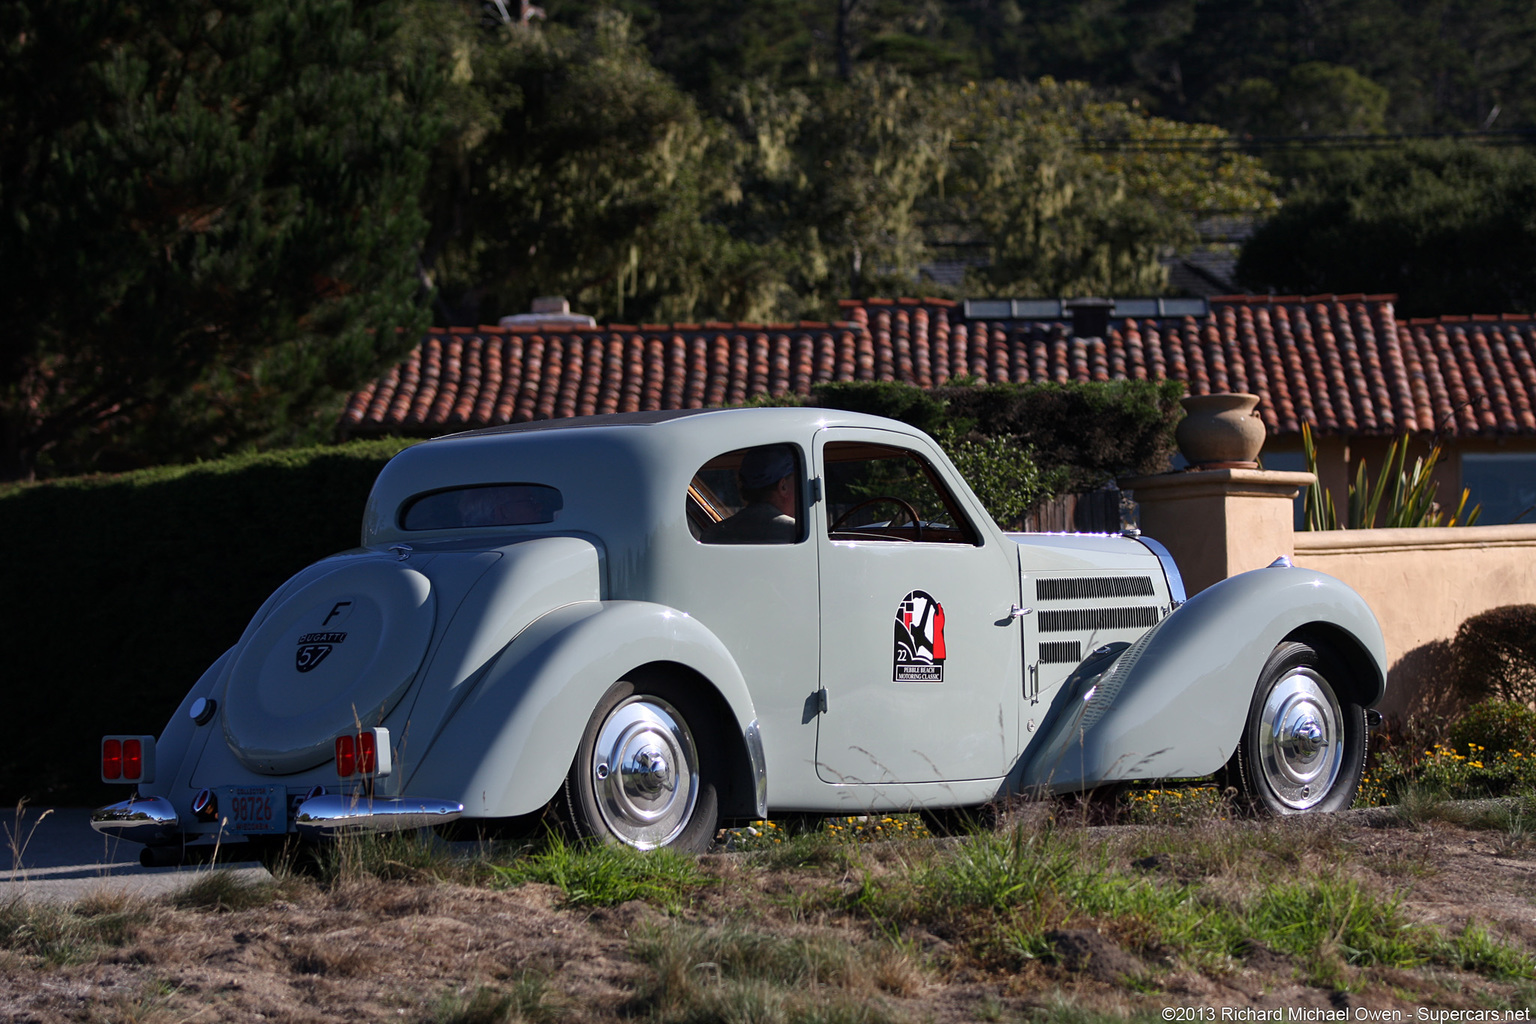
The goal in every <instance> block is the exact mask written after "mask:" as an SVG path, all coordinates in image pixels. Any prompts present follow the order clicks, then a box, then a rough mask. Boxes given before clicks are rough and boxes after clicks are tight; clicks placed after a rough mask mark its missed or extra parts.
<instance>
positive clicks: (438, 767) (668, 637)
mask: <svg viewBox="0 0 1536 1024" xmlns="http://www.w3.org/2000/svg"><path fill="white" fill-rule="evenodd" d="M655 672H668V673H671V674H674V675H676V676H682V677H685V678H691V679H694V680H696V681H697V683H698V685H699V687H700V689H701V699H702V700H703V702H704V703H705V704H706V705H708V706H710V707H711V708H713V709H714V715H715V716H716V717H717V719H719V720H717V721H713V722H708V723H692V722H690V723H689V724H690V725H691V726H692V727H693V728H695V729H701V728H703V729H717V730H721V731H722V733H723V734H725V735H724V738H725V740H726V742H725V743H724V747H725V748H726V749H727V750H729V751H730V752H731V755H732V762H733V763H732V764H730V765H729V766H728V767H727V772H728V778H727V780H726V781H727V787H726V788H727V790H728V791H730V792H734V793H736V794H737V796H738V799H737V801H736V802H737V803H738V804H739V803H742V802H744V803H745V804H746V806H745V807H740V806H737V807H731V806H724V804H726V803H728V802H729V801H722V803H723V806H722V810H723V811H724V812H725V813H727V814H753V813H757V814H761V813H763V812H764V810H765V805H764V796H765V794H766V772H765V769H764V767H763V762H762V754H761V751H762V745H761V743H760V742H759V741H758V739H757V721H756V713H755V711H754V709H753V705H752V700H751V697H750V696H749V695H748V693H747V686H746V681H745V680H744V679H743V678H742V674H741V670H740V669H739V668H738V667H737V665H736V663H735V661H734V660H733V659H732V658H731V656H730V654H729V652H727V651H726V649H725V646H724V645H723V644H722V643H721V642H720V640H719V639H718V638H717V637H716V636H715V635H714V634H713V633H711V632H710V631H709V630H708V629H706V628H705V627H704V626H703V625H701V624H700V623H699V622H698V620H696V619H694V618H692V617H690V616H688V615H686V614H684V613H683V612H680V611H677V610H676V609H674V608H668V607H665V606H663V605H658V604H652V603H649V602H644V601H592V602H583V603H581V604H573V605H568V606H566V607H564V608H560V609H556V610H555V611H552V612H550V613H549V614H547V615H545V616H543V617H542V618H541V619H539V620H538V621H536V622H534V623H533V624H531V625H530V626H528V628H527V629H525V630H523V632H522V633H521V634H520V635H519V636H518V637H517V638H516V639H515V640H513V641H512V642H511V643H510V644H508V645H507V647H506V649H505V650H503V651H502V653H501V654H500V656H499V657H498V658H497V659H496V661H495V663H494V664H492V665H491V667H490V669H489V670H488V671H487V672H486V674H485V676H484V678H483V679H481V681H480V682H479V683H478V684H477V685H476V686H475V688H474V690H473V692H472V693H470V694H469V696H468V697H467V698H466V699H465V700H464V702H463V704H461V705H460V706H459V707H458V709H457V710H456V711H455V712H454V714H453V716H452V717H451V718H450V719H449V720H448V721H447V722H446V723H445V724H444V726H443V728H442V730H441V731H440V732H439V733H438V734H437V736H436V737H434V738H433V740H432V743H431V745H430V746H429V747H428V748H427V750H426V751H425V752H424V753H423V755H422V756H421V759H420V761H419V762H418V764H417V767H416V769H415V771H414V772H413V773H411V775H410V776H409V778H408V779H407V781H406V790H407V792H411V793H423V794H431V795H432V796H434V797H440V798H445V799H452V800H457V801H459V802H460V803H462V804H463V805H464V816H465V817H466V818H506V817H513V816H517V815H523V814H529V813H532V812H534V811H537V810H539V809H540V808H541V807H543V806H544V805H545V804H547V803H548V802H549V801H550V799H551V798H552V797H554V796H555V794H556V793H557V792H558V791H559V789H560V786H561V785H562V784H563V783H564V781H565V777H566V773H567V772H568V771H569V770H570V767H571V761H572V759H573V758H574V757H575V755H576V747H577V745H578V744H579V743H580V741H581V734H582V732H583V731H584V730H585V729H586V726H587V720H588V718H589V717H590V716H591V714H592V710H593V708H594V707H596V705H597V703H598V701H599V699H601V697H602V696H603V694H604V693H606V692H607V690H608V688H609V687H611V686H612V685H613V684H614V683H615V682H617V681H618V680H620V679H626V678H628V679H638V678H643V676H644V675H646V674H648V673H655ZM743 797H744V800H743V799H742V798H743Z"/></svg>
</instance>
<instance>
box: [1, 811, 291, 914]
mask: <svg viewBox="0 0 1536 1024" xmlns="http://www.w3.org/2000/svg"><path fill="white" fill-rule="evenodd" d="M44 812H47V813H44ZM90 814H91V812H90V810H89V809H88V808H84V807H61V808H55V809H52V810H50V809H49V808H46V807H30V806H29V807H26V808H24V809H23V811H22V814H21V817H20V819H19V820H18V818H17V816H16V815H15V814H14V813H10V814H4V815H0V906H3V905H4V904H5V903H6V902H8V901H9V900H10V899H11V898H13V897H14V896H16V895H21V896H23V897H24V898H26V899H46V900H64V901H70V900H77V899H79V898H80V897H82V896H85V895H86V894H88V893H91V892H95V891H98V890H102V889H108V890H114V891H129V892H138V893H142V894H144V895H151V896H153V895H159V894H161V893H166V892H171V891H173V890H175V889H177V888H179V887H180V886H182V885H185V884H186V883H187V881H188V880H189V879H190V878H191V877H192V875H193V873H195V872H198V871H208V870H210V869H209V867H208V866H207V865H196V866H188V867H178V868H145V867H140V866H139V850H140V846H139V844H138V843H129V842H124V841H122V840H115V839H110V838H108V837H107V836H104V835H101V834H99V833H98V832H96V830H95V829H93V828H91V824H90ZM212 870H216V871H233V872H236V873H237V874H240V875H242V876H248V877H250V878H252V879H261V878H270V877H271V876H270V875H268V874H267V871H266V869H265V868H263V867H261V866H260V865H258V864H252V863H243V864H233V865H228V866H225V865H220V866H218V867H216V868H213V869H212Z"/></svg>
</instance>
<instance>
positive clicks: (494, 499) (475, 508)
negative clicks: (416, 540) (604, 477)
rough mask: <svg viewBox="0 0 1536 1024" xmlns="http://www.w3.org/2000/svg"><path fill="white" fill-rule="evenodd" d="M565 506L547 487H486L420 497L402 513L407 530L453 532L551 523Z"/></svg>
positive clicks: (409, 503)
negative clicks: (467, 528) (469, 528)
mask: <svg viewBox="0 0 1536 1024" xmlns="http://www.w3.org/2000/svg"><path fill="white" fill-rule="evenodd" d="M564 506H565V502H564V499H563V498H562V497H561V496H560V492H559V491H558V490H556V489H555V488H553V487H549V486H547V485H545V484H484V485H480V486H476V487H455V488H453V489H452V490H447V491H434V492H433V493H431V494H421V495H417V496H416V497H414V498H412V499H410V500H409V501H407V502H406V503H405V505H404V507H403V509H402V511H401V513H400V527H401V529H404V530H452V529H459V528H462V527H473V526H527V525H530V524H534V523H552V522H554V521H555V517H556V516H557V515H559V514H560V510H561V509H562V508H563V507H564Z"/></svg>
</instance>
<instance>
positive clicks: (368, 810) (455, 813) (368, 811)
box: [294, 794, 464, 839]
mask: <svg viewBox="0 0 1536 1024" xmlns="http://www.w3.org/2000/svg"><path fill="white" fill-rule="evenodd" d="M463 813H464V805H463V804H460V803H454V802H453V801H452V800H432V799H425V798H421V797H374V798H373V799H369V798H368V797H365V796H356V795H341V794H334V795H333V794H327V795H325V796H315V797H310V798H309V799H308V800H305V801H304V802H303V803H302V804H300V805H299V809H298V811H297V812H296V813H295V815H294V826H295V827H296V828H297V829H298V830H299V834H300V835H302V836H305V837H306V838H310V839H325V838H329V837H331V836H335V835H337V834H339V833H343V832H400V831H404V830H406V829H413V828H428V827H430V826H432V825H445V824H447V823H448V822H450V821H453V820H455V819H456V818H458V817H459V815H461V814H463Z"/></svg>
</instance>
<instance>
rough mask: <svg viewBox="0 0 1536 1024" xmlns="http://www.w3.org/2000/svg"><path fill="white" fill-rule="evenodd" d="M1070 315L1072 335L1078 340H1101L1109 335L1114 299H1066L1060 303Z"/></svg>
mask: <svg viewBox="0 0 1536 1024" xmlns="http://www.w3.org/2000/svg"><path fill="white" fill-rule="evenodd" d="M1062 305H1064V306H1066V308H1067V309H1068V310H1069V311H1070V312H1071V313H1072V334H1073V336H1074V337H1078V338H1102V337H1104V336H1105V335H1106V334H1108V333H1109V318H1110V316H1111V315H1112V314H1113V313H1114V311H1115V300H1114V299H1094V298H1086V299H1068V300H1067V301H1066V302H1064V303H1062Z"/></svg>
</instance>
